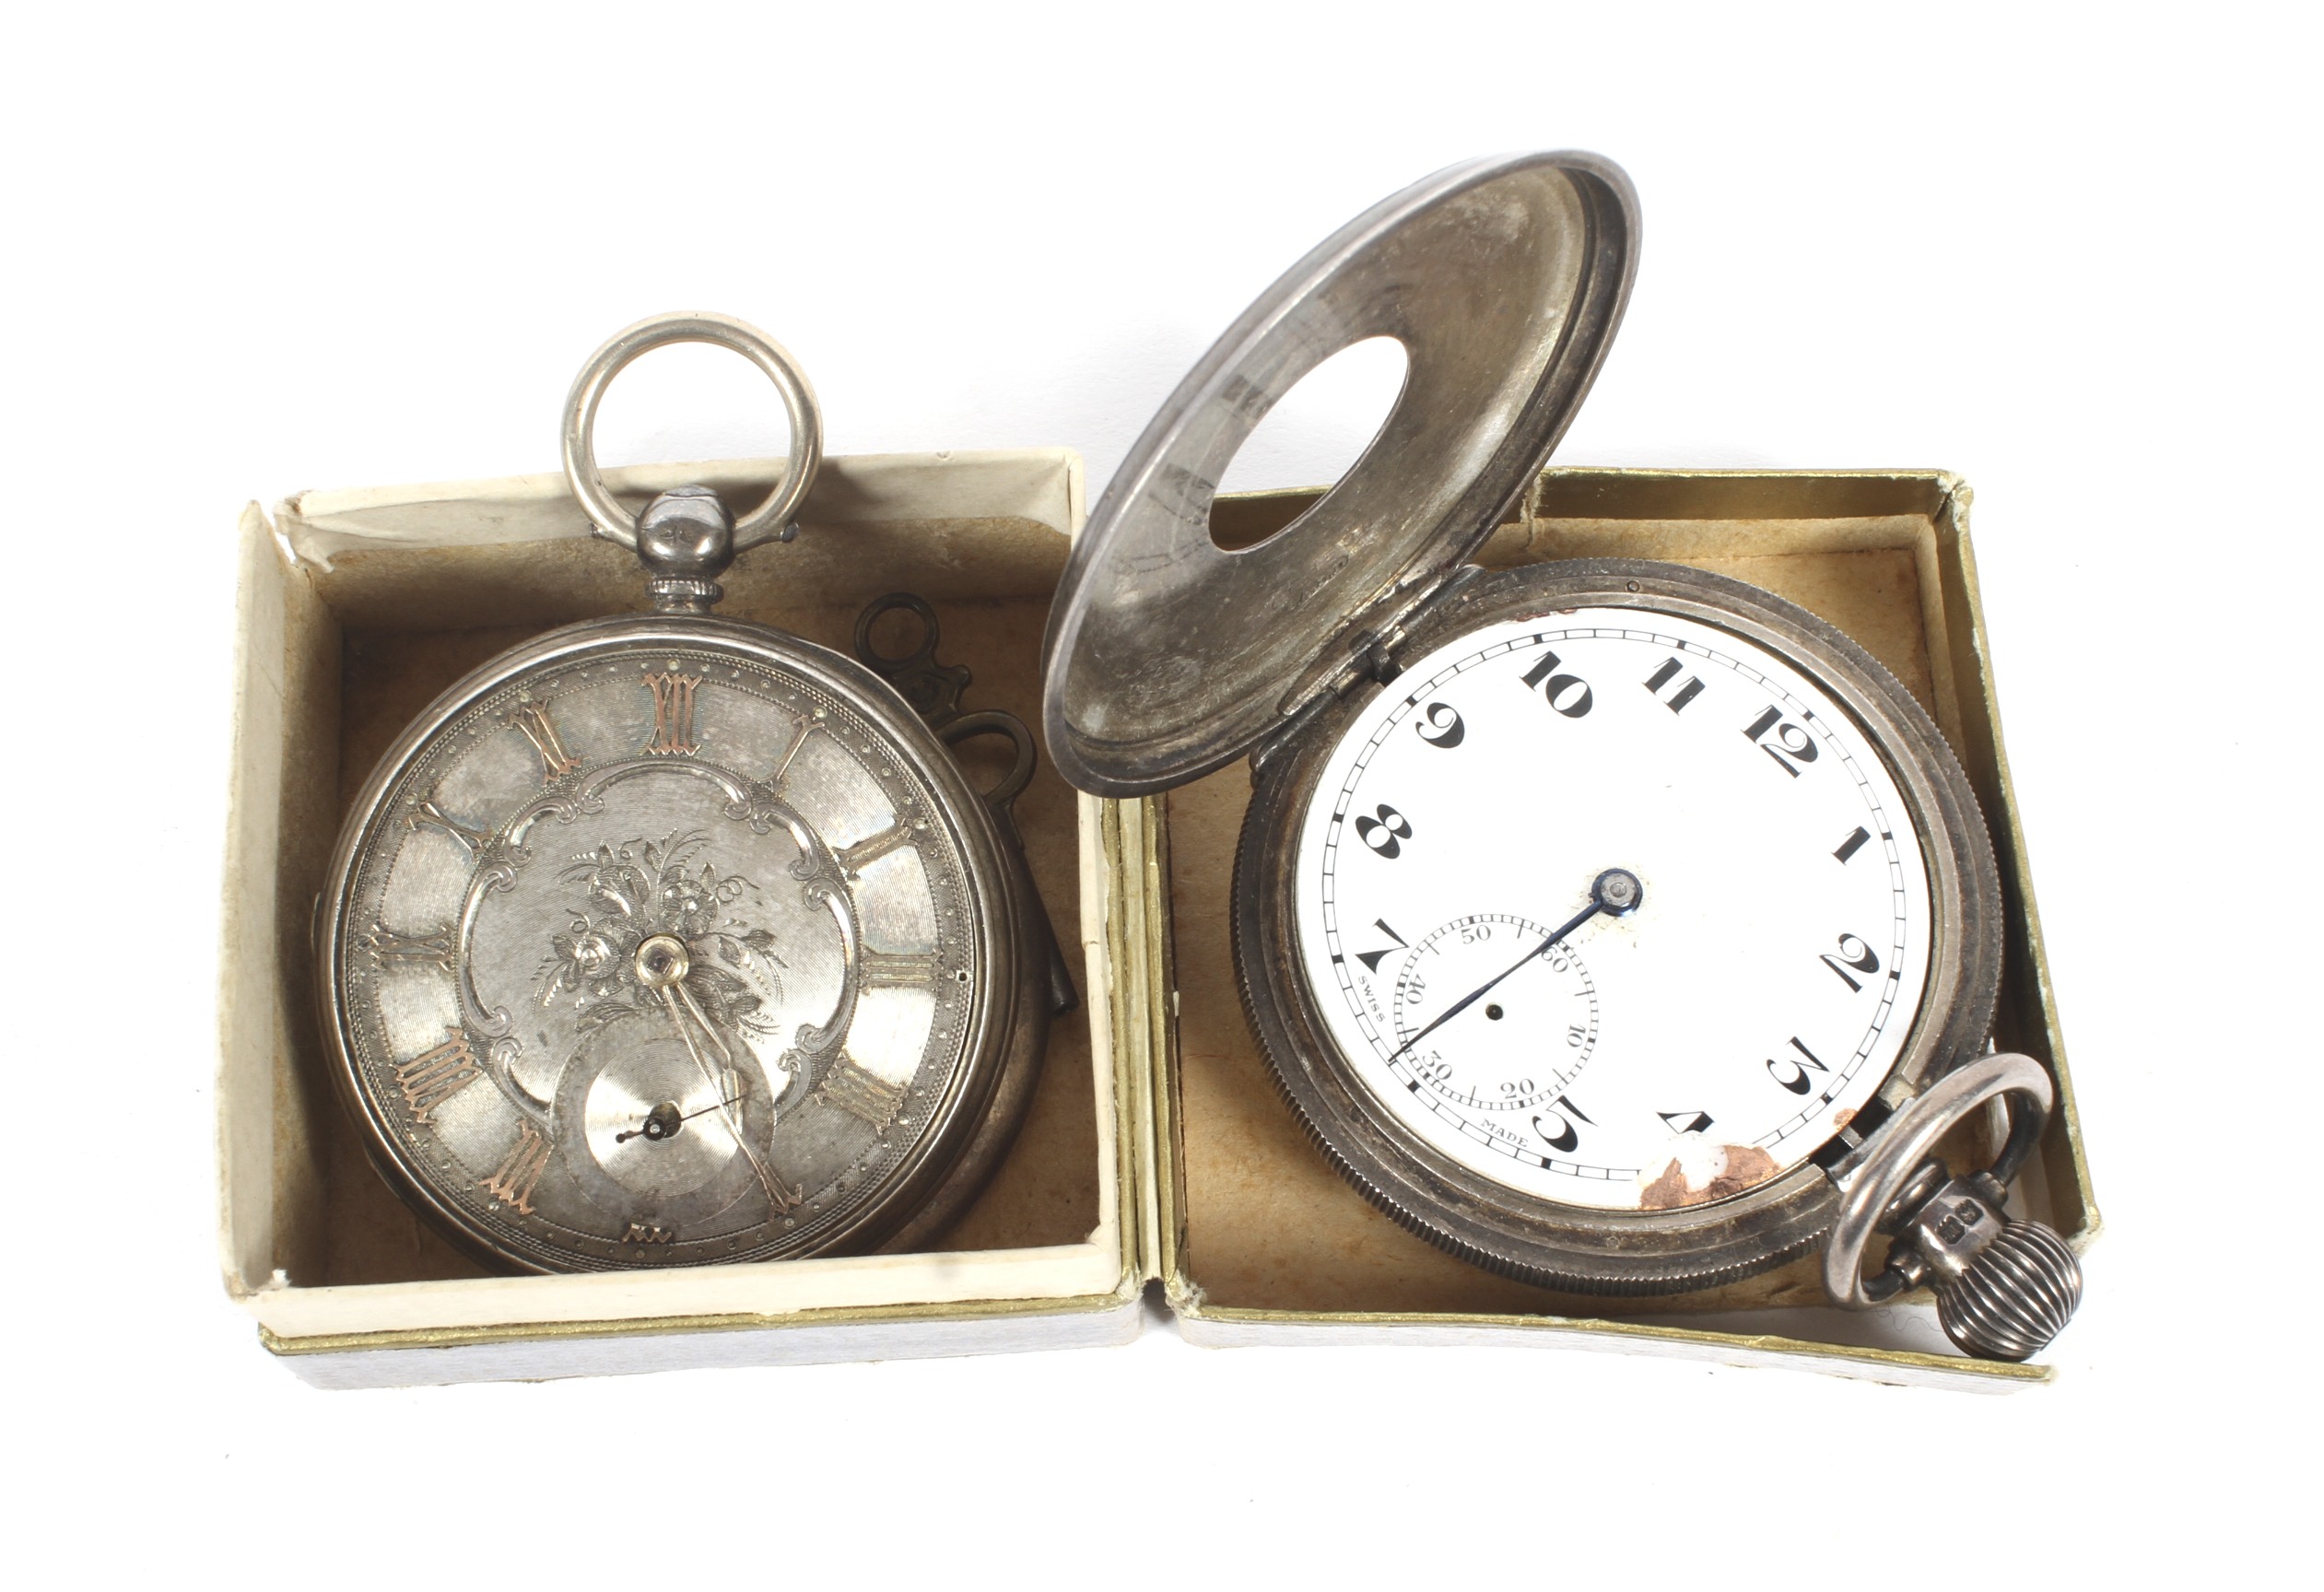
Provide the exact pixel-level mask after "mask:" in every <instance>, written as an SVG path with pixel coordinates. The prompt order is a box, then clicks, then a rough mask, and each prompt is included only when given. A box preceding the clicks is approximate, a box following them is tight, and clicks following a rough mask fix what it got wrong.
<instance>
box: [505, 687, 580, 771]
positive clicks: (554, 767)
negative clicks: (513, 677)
mask: <svg viewBox="0 0 2324 1592" xmlns="http://www.w3.org/2000/svg"><path fill="white" fill-rule="evenodd" d="M507 722H508V726H509V728H510V729H511V730H514V731H515V732H518V733H519V734H521V735H522V736H523V737H524V738H525V739H526V740H527V741H530V742H531V743H533V750H534V751H535V752H538V753H539V754H540V755H541V783H542V784H544V785H554V784H556V783H557V782H558V780H559V779H562V778H565V776H566V775H568V774H570V773H571V772H572V771H573V770H574V769H576V768H578V767H581V759H580V758H578V757H576V756H574V755H572V754H571V753H570V752H568V751H566V750H565V743H564V741H563V739H562V738H561V737H559V736H558V733H557V722H556V720H553V719H551V718H550V717H549V716H548V709H547V708H545V707H543V706H542V705H541V704H540V703H538V702H522V703H519V704H518V705H517V706H516V707H515V708H512V709H511V711H510V713H509V717H508V720H507Z"/></svg>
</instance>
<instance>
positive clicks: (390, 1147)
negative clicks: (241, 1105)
mask: <svg viewBox="0 0 2324 1592" xmlns="http://www.w3.org/2000/svg"><path fill="white" fill-rule="evenodd" d="M640 645H646V646H673V647H683V648H687V649H693V650H702V649H711V650H724V651H731V652H732V653H734V654H736V655H739V656H741V657H743V658H746V659H749V660H752V661H758V662H762V663H765V664H769V665H771V666H772V667H774V668H776V669H779V670H781V671H783V672H786V673H792V674H793V675H796V676H798V677H800V678H801V679H803V680H804V681H805V682H807V683H808V684H809V685H812V686H814V687H815V688H816V689H819V690H821V691H823V692H826V693H827V694H829V695H830V696H833V697H834V698H837V699H838V700H839V701H841V702H843V703H844V704H845V705H846V707H847V708H849V709H850V710H851V711H852V712H854V713H856V714H858V715H860V716H861V717H862V718H863V720H864V721H865V722H866V723H868V724H869V725H871V726H872V727H873V728H874V730H875V732H877V733H878V734H879V735H880V736H882V737H883V738H884V739H885V740H886V743H887V744H888V745H889V746H891V747H892V748H893V749H894V752H895V754H896V755H897V757H898V759H899V760H901V761H902V762H903V763H905V764H906V765H908V766H909V767H910V769H911V770H912V771H913V772H915V773H916V774H917V775H919V776H920V778H922V779H924V780H925V782H926V784H927V787H928V788H929V790H931V791H932V792H933V794H934V796H935V798H936V801H935V802H934V807H935V810H936V815H937V816H940V817H941V818H942V819H943V820H944V821H945V823H946V824H947V825H949V826H950V830H951V833H952V836H953V837H954V839H955V841H956V843H957V847H958V849H959V854H960V856H961V858H962V860H963V864H964V868H965V871H966V873H967V877H968V894H969V896H970V908H971V909H970V912H969V916H970V917H971V918H972V919H973V920H974V924H975V928H976V931H977V934H978V936H979V951H980V961H981V965H982V966H984V967H985V968H986V969H987V976H986V977H984V978H983V979H981V980H980V986H981V988H980V989H979V990H978V992H977V994H976V996H975V998H974V1000H975V1004H974V1017H973V1027H972V1029H971V1032H970V1036H969V1038H968V1041H967V1043H966V1044H965V1046H964V1054H965V1055H966V1056H967V1058H968V1060H967V1062H966V1064H965V1065H963V1066H962V1067H960V1068H959V1069H958V1071H957V1074H956V1076H955V1078H954V1080H953V1083H952V1086H951V1088H950V1090H949V1092H948V1094H947V1096H946V1098H945V1099H944V1100H943V1101H942V1102H940V1103H938V1104H937V1105H936V1106H933V1108H932V1109H931V1110H930V1111H929V1113H928V1117H927V1122H926V1125H925V1127H924V1128H922V1129H921V1131H920V1133H919V1137H918V1139H917V1141H916V1142H915V1145H914V1147H913V1149H912V1150H911V1151H910V1153H908V1154H907V1155H906V1156H905V1157H904V1158H903V1159H901V1160H900V1161H899V1162H898V1164H897V1165H895V1166H894V1167H893V1168H892V1169H891V1170H890V1172H889V1173H888V1174H887V1175H886V1177H885V1178H884V1179H883V1184H882V1187H880V1188H879V1189H878V1190H877V1191H876V1192H875V1193H874V1195H873V1196H871V1197H869V1198H866V1199H863V1200H859V1201H857V1202H856V1203H855V1204H854V1205H853V1207H852V1209H851V1212H849V1213H848V1215H847V1217H846V1219H845V1221H844V1223H842V1224H839V1225H837V1226H834V1227H831V1228H828V1229H824V1230H820V1231H818V1232H816V1234H815V1235H814V1238H813V1242H812V1243H811V1244H809V1245H806V1246H803V1247H798V1248H796V1249H792V1248H785V1247H782V1246H781V1245H775V1246H769V1247H762V1248H760V1249H759V1250H757V1251H755V1252H745V1253H744V1254H741V1255H736V1256H734V1257H731V1258H734V1259H775V1258H793V1257H794V1256H796V1255H804V1254H828V1253H838V1252H847V1253H866V1252H872V1251H883V1252H899V1251H909V1250H912V1249H916V1248H921V1247H925V1246H926V1245H927V1243H928V1242H929V1241H930V1240H931V1239H933V1237H934V1236H935V1235H937V1234H939V1233H941V1232H942V1231H943V1230H944V1229H945V1227H946V1226H947V1225H948V1224H949V1223H951V1222H952V1221H953V1220H954V1219H955V1218H957V1216H958V1215H959V1214H960V1213H961V1212H962V1211H963V1210H964V1209H965V1207H966V1206H967V1205H968V1201H969V1200H971V1199H972V1198H973V1197H974V1196H975V1195H976V1193H977V1192H978V1191H979V1190H980V1188H981V1187H982V1186H983V1184H984V1182H985V1181H986V1179H987V1178H988V1177H989V1176H990V1175H991V1174H992V1171H993V1169H994V1167H995V1166H996V1165H997V1164H998V1162H999V1161H1000V1159H1001V1157H1002V1155H1003V1154H1004V1152H1005V1151H1006V1150H1007V1148H1008V1146H1009V1143H1010V1141H1012V1140H1013V1139H1014V1137H1015V1132H1016V1130H1017V1127H1018V1125H1019V1124H1020V1123H1021V1121H1022V1120H1023V1118H1024V1115H1025V1111H1026V1107H1027V1104H1028V1103H1029V1101H1030V1099H1031V1096H1032V1092H1033V1086H1034V1083H1035V1082H1036V1080H1037V1078H1038V1076H1039V1069H1040V1063H1041V1057H1042V1053H1043V1048H1044V1046H1045V1044H1046V1040H1047V1036H1048V1028H1049V1019H1050V1012H1051V1001H1052V990H1053V986H1052V983H1051V979H1050V955H1049V953H1050V942H1049V934H1050V931H1049V926H1048V922H1047V919H1046V916H1045V914H1044V912H1043V910H1042V907H1041V906H1040V903H1039V896H1038V895H1036V894H1035V892H1034V888H1033V884H1032V881H1031V878H1030V876H1029V874H1028V872H1027V869H1026V866H1025V864H1024V862H1023V860H1022V857H1021V854H1020V853H1019V852H1018V850H1017V849H1016V848H1015V844H1014V843H1013V841H1012V840H1011V839H1010V838H1009V836H1011V835H1013V826H1010V825H1006V822H1005V804H1004V803H1003V804H1002V805H1001V806H999V807H998V808H997V809H996V806H995V804H994V803H992V802H988V800H987V799H986V798H985V797H983V796H980V794H978V793H977V792H976V791H975V790H972V789H971V788H970V786H969V784H968V780H967V778H966V777H965V776H964V775H963V774H962V773H961V771H960V768H959V767H958V765H957V763H956V761H955V760H954V758H953V756H952V755H951V753H950V752H949V751H948V750H947V747H946V744H945V741H944V740H943V739H941V738H940V737H939V735H938V734H937V732H934V731H932V730H931V729H930V728H929V726H928V725H927V724H926V723H925V722H923V721H922V720H921V718H920V717H919V715H918V714H916V713H914V712H913V711H912V709H911V708H910V706H909V705H908V704H907V703H906V702H905V700H904V698H903V697H902V696H900V695H899V694H898V692H897V690H896V689H895V688H894V687H893V686H891V685H889V684H888V683H887V682H886V681H885V680H883V679H881V678H880V677H879V676H878V675H876V674H874V673H873V672H871V671H870V670H869V669H866V668H864V667H863V666H862V665H860V664H858V663H856V662H854V661H852V660H850V659H848V658H845V657H842V656H840V655H839V654H838V653H836V652H833V651H830V650H827V649H825V648H822V647H818V646H816V645H815V644H813V643H811V642H808V641H805V640H803V639H801V638H798V637H795V636H791V635H788V634H786V633H784V632H781V631H779V630H774V629H770V628H768V627H766V626H757V625H751V624H746V623H742V622H739V621H734V620H730V619H724V618H717V617H710V616H698V615H640V616H629V617H614V618H605V619H596V620H589V621H584V622H582V623H580V624H576V625H570V626H565V627H563V628H560V629H558V630H554V631H550V632H549V633H547V634H546V635H543V636H541V637H538V638H535V639H534V640H532V641H529V642H527V643H525V644H524V645H522V646H520V647H517V648H515V649H513V650H510V651H508V652H504V653H502V654H501V655H499V657H497V658H494V659H492V660H490V661H487V662H486V663H485V664H484V665H482V666H481V667H479V668H477V669H476V670H475V671H473V672H472V673H469V674H467V675H466V676H464V678H462V679H461V680H460V681H458V682H457V683H456V684H454V685H452V686H451V687H450V688H449V689H447V690H446V691H444V692H443V693H442V695H440V696H438V697H437V698H436V699H435V701H434V702H432V703H430V704H429V705H428V708H427V709H426V710H425V711H423V712H422V713H421V714H420V715H419V716H418V717H417V719H416V720H413V722H412V723H411V724H410V725H408V726H407V727H406V728H405V731H404V732H403V733H402V734H401V735H400V736H399V737H398V738H397V739H396V741H395V743H394V744H393V746H392V747H391V748H390V749H389V750H388V752H387V754H386V755H384V756H383V757H382V758H381V761H380V764H379V766H378V767H376V768H375V769H374V770H373V772H372V774H371V776H370V778H369V779H367V780H366V781H365V783H364V785H363V788H362V790H361V791H360V792H359V793H358V796H357V798H356V800H355V802H354V804H353V806H352V808H351V809H350V812H349V814H348V817H347V819H346V824H345V825H344V826H343V828H342V829H341V832H340V837H339V841H338V845H337V847H336V849H335V851H334V854H333V857H332V860H331V867H330V872H329V874H328V877H327V880H326V882H325V884H324V886H323V895H322V896H321V899H320V902H319V910H318V913H317V920H316V927H315V938H316V946H315V949H316V977H317V983H318V996H319V999H320V1005H321V1011H322V1015H323V1032H324V1034H325V1036H326V1042H327V1044H328V1046H329V1048H330V1051H331V1055H332V1076H333V1080H334V1083H335V1087H336V1090H337V1093H338V1094H339V1097H340V1099H341V1101H342V1102H343V1103H344V1104H345V1106H346V1109H347V1111H348V1112H349V1114H350V1116H351V1117H352V1118H353V1119H354V1120H355V1122H356V1123H357V1124H358V1127H359V1129H360V1130H361V1136H362V1140H363V1145H364V1149H365V1151H366V1153H367V1154H368V1155H369V1156H370V1160H371V1162H372V1164H373V1165H374V1166H376V1167H377V1168H378V1169H379V1171H380V1173H381V1176H384V1177H385V1178H386V1179H387V1181H388V1182H389V1184H390V1185H391V1186H392V1187H393V1188H396V1189H397V1190H398V1191H399V1192H400V1193H401V1194H402V1195H403V1196H404V1198H405V1200H406V1201H407V1202H408V1203H410V1204H411V1205H412V1206H413V1207H414V1208H415V1209H416V1210H417V1211H419V1212H422V1213H423V1214H425V1215H426V1216H428V1218H429V1219H430V1221H431V1222H432V1223H434V1224H435V1225H436V1226H437V1227H438V1228H439V1229H440V1230H441V1231H442V1232H443V1233H444V1235H446V1236H447V1237H448V1238H450V1239H451V1240H452V1242H453V1243H454V1244H456V1245H457V1246H459V1247H462V1248H464V1249H465V1250H466V1251H468V1252H469V1253H471V1254H473V1255H475V1256H476V1257H477V1258H481V1259H484V1260H485V1261H487V1263H490V1264H495V1265H499V1266H502V1267H509V1268H515V1269H519V1270H530V1271H551V1270H558V1271H561V1270H597V1269H610V1268H611V1267H613V1266H616V1265H618V1264H619V1263H620V1262H619V1261H617V1260H615V1259H607V1258H581V1257H576V1256H572V1255H565V1254H559V1253H556V1252H553V1251H550V1250H546V1249H545V1248H542V1247H539V1246H535V1245H526V1244H522V1243H520V1242H516V1241H514V1235H512V1234H510V1233H503V1232H496V1231H494V1230H493V1229H491V1228H489V1227H487V1226H486V1225H484V1224H482V1223H479V1222H478V1221H477V1220H475V1218H474V1217H473V1216H472V1215H471V1213H469V1212H466V1211H464V1210H463V1209H461V1208H460V1207H459V1206H458V1205H457V1204H456V1203H454V1202H452V1201H451V1200H447V1199H445V1198H444V1197H443V1196H442V1194H441V1193H440V1191H439V1190H438V1189H437V1188H435V1187H434V1180H433V1178H432V1177H431V1176H429V1175H428V1171H427V1169H426V1167H424V1166H423V1165H419V1164H418V1163H417V1157H416V1156H415V1155H414V1154H413V1153H410V1152H409V1151H408V1150H407V1149H406V1148H405V1145H403V1144H402V1143H401V1142H400V1141H398V1139H397V1137H396V1131H395V1123H394V1121H393V1118H391V1116H390V1115H389V1113H388V1112H387V1110H386V1109H385V1107H384V1104H383V1102H382V1101H381V1099H379V1098H378V1097H376V1096H375V1095H374V1094H372V1093H371V1092H370V1090H367V1089H366V1088H365V1087H364V1084H363V1082H362V1075H361V1072H360V1071H359V1069H358V1063H357V1059H356V1052H355V1050H354V1048H352V1045H351V1041H350V1033H349V1023H350V1013H349V1007H348V1002H347V1000H346V989H345V978H344V971H345V962H346V956H347V954H348V953H349V950H350V942H351V934H352V932H353V925H351V923H350V921H349V918H348V906H349V901H350V895H351V884H352V881H353V878H354V872H355V869H356V866H357V863H358V860H359V859H360V858H361V856H362V855H363V854H364V853H365V851H366V850H367V849H369V848H370V847H371V846H372V845H373V844H374V843H375V841H376V840H377V839H378V837H380V835H381V831H382V828H383V826H384V825H389V824H392V823H394V822H397V821H398V818H397V814H398V810H399V805H400V802H401V801H402V800H403V799H404V798H405V795H406V794H407V793H406V792H405V791H404V790H403V789H402V787H403V784H404V782H405V777H406V775H408V774H409V773H410V772H411V770H412V768H413V767H414V765H415V764H416V763H417V761H418V759H419V757H420V756H421V754H422V753H423V751H424V750H425V748H426V747H427V746H428V743H430V742H431V741H433V740H434V739H435V737H437V736H438V735H439V734H440V733H441V732H444V731H445V730H446V729H447V728H448V727H450V726H452V725H453V724H455V723H456V722H458V721H460V720H463V719H464V718H466V717H467V716H469V715H471V714H472V713H473V712H474V711H475V709H476V708H479V707H480V706H484V705H487V704H490V703H491V702H492V701H493V699H494V698H496V697H502V696H506V697H510V698H511V699H513V696H514V693H515V691H516V690H517V689H518V688H519V687H520V686H521V685H522V683H523V682H524V681H526V680H527V679H530V678H532V677H534V676H535V675H536V674H538V673H541V672H543V671H546V670H550V669H556V668H569V667H571V666H573V665H575V664H578V663H583V662H586V661H589V660H590V659H591V658H592V657H593V656H594V655H598V654H603V653H606V652H610V651H613V650H617V649H628V648H633V647H637V646H640ZM1014 794H1015V791H1014V790H1008V791H1006V792H1005V795H1006V796H1007V797H1013V796H1014ZM461 954H462V955H465V954H466V951H465V946H464V945H463V946H462V947H461ZM456 976H458V975H456ZM850 977H851V984H850V989H851V990H852V989H853V988H854V986H853V983H852V978H853V974H852V970H851V974H850Z"/></svg>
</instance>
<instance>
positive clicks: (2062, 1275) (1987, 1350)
mask: <svg viewBox="0 0 2324 1592" xmlns="http://www.w3.org/2000/svg"><path fill="white" fill-rule="evenodd" d="M1936 1290H1937V1319H1938V1321H1939V1322H1940V1323H1942V1324H1943V1327H1944V1334H1945V1336H1946V1337H1948V1338H1950V1339H1952V1340H1954V1342H1955V1343H1957V1344H1959V1345H1960V1346H1961V1347H1962V1348H1963V1349H1965V1350H1966V1351H1967V1352H1970V1353H1972V1354H1981V1355H1984V1356H1985V1357H1987V1358H1989V1359H1993V1360H2025V1359H2030V1358H2031V1357H2032V1356H2034V1355H2035V1354H2036V1353H2038V1352H2040V1351H2041V1349H2042V1347H2043V1346H2044V1345H2045V1344H2047V1343H2048V1341H2049V1340H2051V1339H2052V1338H2055V1337H2057V1336H2058V1334H2059V1333H2060V1332H2061V1331H2063V1330H2064V1329H2065V1326H2066V1323H2067V1322H2068V1321H2070V1320H2072V1318H2073V1313H2074V1307H2075V1306H2076V1305H2080V1304H2081V1303H2082V1262H2080V1261H2079V1260H2076V1259H2075V1258H2074V1252H2073V1251H2072V1250H2071V1249H2069V1248H2067V1247H2066V1241H2065V1240H2064V1239H2062V1238H2060V1237H2059V1236H2058V1235H2057V1234H2056V1233H2054V1232H2052V1231H2051V1230H2050V1229H2049V1228H2048V1227H2047V1226H2045V1225H2044V1224H2043V1223H2039V1222H2008V1223H2003V1224H2002V1226H2001V1232H2000V1233H1999V1234H1998V1235H1996V1236H1995V1237H1994V1238H1993V1239H1992V1240H1991V1242H1989V1243H1988V1244H1987V1245H1986V1246H1985V1247H1984V1249H1983V1250H1982V1251H1980V1252H1979V1253H1978V1257H1977V1258H1976V1259H1975V1260H1974V1261H1972V1262H1971V1263H1970V1265H1969V1268H1968V1270H1966V1271H1964V1272H1963V1273H1962V1274H1961V1275H1960V1276H1959V1277H1958V1278H1955V1279H1953V1280H1951V1281H1949V1282H1948V1281H1944V1280H1942V1279H1940V1280H1936Z"/></svg>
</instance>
